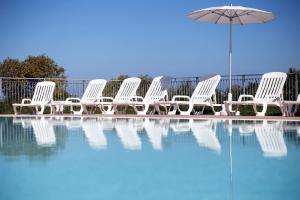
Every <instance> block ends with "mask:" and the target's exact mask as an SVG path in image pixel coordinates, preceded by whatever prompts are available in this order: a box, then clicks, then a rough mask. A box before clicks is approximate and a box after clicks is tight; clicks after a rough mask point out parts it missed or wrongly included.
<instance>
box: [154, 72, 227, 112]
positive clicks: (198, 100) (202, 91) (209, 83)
mask: <svg viewBox="0 0 300 200" xmlns="http://www.w3.org/2000/svg"><path fill="white" fill-rule="evenodd" d="M220 79H221V76H220V75H216V76H213V77H209V78H207V77H206V78H205V79H202V80H200V81H199V83H198V84H197V87H196V88H195V90H194V92H193V94H192V96H191V97H189V96H182V95H176V96H173V98H172V100H171V101H169V102H155V108H156V110H157V111H158V113H159V114H161V110H160V107H164V109H165V112H166V113H168V114H169V115H175V114H176V111H179V112H180V115H190V114H191V112H192V111H195V110H194V107H195V106H202V107H203V108H202V110H201V111H200V112H197V114H203V111H204V108H205V106H210V107H211V108H212V110H213V112H214V113H215V114H217V113H216V112H215V109H214V105H216V97H215V91H216V88H217V86H218V84H219V82H220ZM180 106H188V109H187V110H182V108H181V107H180Z"/></svg>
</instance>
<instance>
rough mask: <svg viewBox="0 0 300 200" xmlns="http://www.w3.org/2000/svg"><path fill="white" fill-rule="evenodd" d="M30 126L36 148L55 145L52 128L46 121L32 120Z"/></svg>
mask: <svg viewBox="0 0 300 200" xmlns="http://www.w3.org/2000/svg"><path fill="white" fill-rule="evenodd" d="M31 126H32V128H33V133H34V136H35V139H36V143H37V145H38V146H41V147H50V146H53V145H55V143H56V137H55V133H54V128H53V126H52V125H51V124H50V123H49V122H48V121H47V120H45V119H32V120H31Z"/></svg>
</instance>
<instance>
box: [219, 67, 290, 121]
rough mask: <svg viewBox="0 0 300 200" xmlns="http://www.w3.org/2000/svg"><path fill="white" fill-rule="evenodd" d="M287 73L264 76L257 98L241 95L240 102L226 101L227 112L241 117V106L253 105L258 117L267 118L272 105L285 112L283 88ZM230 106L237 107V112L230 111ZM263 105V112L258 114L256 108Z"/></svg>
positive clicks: (272, 73)
mask: <svg viewBox="0 0 300 200" xmlns="http://www.w3.org/2000/svg"><path fill="white" fill-rule="evenodd" d="M286 77H287V76H286V73H283V72H270V73H266V74H264V75H263V76H262V79H261V81H260V83H259V86H258V89H257V91H256V94H255V96H254V97H253V96H252V95H246V94H243V95H240V96H239V99H238V101H225V102H224V103H225V108H226V112H227V113H228V114H229V115H231V114H235V115H240V112H239V110H238V109H239V106H240V105H252V106H253V109H254V112H255V114H256V116H265V114H266V111H267V107H268V106H270V105H273V106H278V107H279V108H280V110H281V112H282V115H285V113H284V111H283V105H282V104H283V96H282V95H283V86H284V83H285V80H286ZM244 98H250V99H251V100H244ZM230 105H237V109H236V111H230V109H229V107H230ZM257 105H262V106H263V108H262V111H261V112H258V111H257V108H256V106H257Z"/></svg>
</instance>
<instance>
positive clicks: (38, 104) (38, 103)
mask: <svg viewBox="0 0 300 200" xmlns="http://www.w3.org/2000/svg"><path fill="white" fill-rule="evenodd" d="M54 89H55V83H54V82H52V81H43V82H39V83H37V85H36V86H35V89H34V93H33V97H32V99H22V102H21V103H14V104H13V110H14V113H15V115H17V114H19V112H18V109H17V108H18V107H20V112H21V110H22V108H23V107H30V108H34V109H35V111H36V114H39V115H42V114H44V110H45V107H50V109H51V105H50V102H51V101H52V100H53V92H54ZM51 112H52V109H51Z"/></svg>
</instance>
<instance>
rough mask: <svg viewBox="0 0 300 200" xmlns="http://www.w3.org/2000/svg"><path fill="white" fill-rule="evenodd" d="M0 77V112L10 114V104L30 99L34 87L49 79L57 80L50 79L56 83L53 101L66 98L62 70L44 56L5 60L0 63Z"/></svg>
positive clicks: (65, 84) (63, 71) (63, 72)
mask: <svg viewBox="0 0 300 200" xmlns="http://www.w3.org/2000/svg"><path fill="white" fill-rule="evenodd" d="M0 77H5V78H3V79H2V88H0V89H1V91H2V93H3V96H4V97H5V99H4V103H1V104H2V106H1V107H2V108H1V109H0V112H11V104H12V103H14V102H18V101H20V99H22V98H25V97H26V98H31V97H32V95H33V91H34V88H35V85H36V84H37V83H38V82H40V81H44V80H49V79H51V78H59V79H52V81H54V82H55V83H56V89H55V94H54V99H64V98H65V97H67V96H68V94H67V92H66V86H67V82H66V80H65V77H66V76H65V70H64V68H63V67H61V66H59V65H58V64H56V63H55V61H54V60H53V59H51V58H49V57H48V56H46V55H39V56H28V57H27V58H26V59H25V60H24V61H20V60H17V59H13V58H6V59H4V60H3V61H2V62H0ZM16 78H18V79H16ZM56 97H58V98H56ZM2 101H3V99H2Z"/></svg>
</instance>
